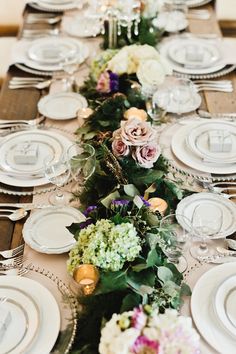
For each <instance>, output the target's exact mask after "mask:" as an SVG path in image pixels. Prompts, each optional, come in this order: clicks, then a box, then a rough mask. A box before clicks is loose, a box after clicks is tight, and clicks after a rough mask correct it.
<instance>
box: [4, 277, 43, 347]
mask: <svg viewBox="0 0 236 354" xmlns="http://www.w3.org/2000/svg"><path fill="white" fill-rule="evenodd" d="M12 284H14V283H12ZM14 285H15V284H14ZM3 297H6V298H7V300H6V302H5V303H4V304H3V305H0V311H1V308H4V309H6V310H7V311H9V313H10V316H11V320H10V323H9V325H8V327H7V329H6V331H5V333H4V334H3V338H2V340H1V341H0V353H11V354H19V353H23V352H24V353H25V351H26V350H28V349H29V347H30V346H31V345H32V343H33V341H34V339H35V338H36V336H37V334H38V331H39V326H40V311H39V308H38V306H37V304H36V302H35V301H34V299H33V298H32V297H31V296H30V295H29V294H27V293H26V292H25V291H23V290H20V289H18V288H17V287H15V286H13V285H3V284H2V283H0V298H3Z"/></svg>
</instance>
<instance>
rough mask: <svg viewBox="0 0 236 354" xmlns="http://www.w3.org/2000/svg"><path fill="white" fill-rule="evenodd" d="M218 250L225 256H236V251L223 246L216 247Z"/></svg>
mask: <svg viewBox="0 0 236 354" xmlns="http://www.w3.org/2000/svg"><path fill="white" fill-rule="evenodd" d="M216 250H217V252H219V253H220V254H223V255H224V256H233V257H235V256H236V251H229V250H226V249H225V248H223V247H216Z"/></svg>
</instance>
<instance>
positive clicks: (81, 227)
mask: <svg viewBox="0 0 236 354" xmlns="http://www.w3.org/2000/svg"><path fill="white" fill-rule="evenodd" d="M93 223H94V222H93V220H92V219H87V220H85V221H83V222H81V223H80V224H79V227H80V230H82V229H85V228H86V227H87V226H89V225H91V224H93Z"/></svg>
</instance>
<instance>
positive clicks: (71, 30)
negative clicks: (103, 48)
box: [62, 16, 101, 38]
mask: <svg viewBox="0 0 236 354" xmlns="http://www.w3.org/2000/svg"><path fill="white" fill-rule="evenodd" d="M62 27H63V30H64V31H65V32H66V33H67V34H69V35H70V36H74V37H81V38H86V37H95V36H97V35H98V34H99V33H100V31H101V24H100V20H99V19H96V18H89V17H86V16H85V17H82V16H75V17H70V18H69V17H68V18H65V19H64V20H63V23H62Z"/></svg>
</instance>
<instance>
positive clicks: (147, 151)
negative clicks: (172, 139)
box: [132, 143, 161, 168]
mask: <svg viewBox="0 0 236 354" xmlns="http://www.w3.org/2000/svg"><path fill="white" fill-rule="evenodd" d="M160 153H161V152H160V148H159V146H158V145H157V144H155V143H151V144H147V145H144V146H137V147H136V149H135V150H134V151H133V153H132V157H133V159H134V160H135V161H136V162H137V163H138V164H139V165H140V166H141V167H143V168H152V167H153V164H154V162H156V161H157V159H158V157H159V156H160Z"/></svg>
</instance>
